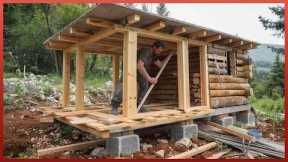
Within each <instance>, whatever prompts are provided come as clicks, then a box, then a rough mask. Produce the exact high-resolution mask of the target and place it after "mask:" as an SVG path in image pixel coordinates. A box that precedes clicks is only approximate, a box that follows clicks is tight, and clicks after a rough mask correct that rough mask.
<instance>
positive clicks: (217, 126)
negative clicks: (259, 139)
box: [206, 121, 255, 141]
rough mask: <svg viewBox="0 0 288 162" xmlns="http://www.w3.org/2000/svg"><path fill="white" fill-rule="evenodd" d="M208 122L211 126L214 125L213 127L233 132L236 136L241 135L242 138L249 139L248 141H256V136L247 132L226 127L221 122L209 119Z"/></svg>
mask: <svg viewBox="0 0 288 162" xmlns="http://www.w3.org/2000/svg"><path fill="white" fill-rule="evenodd" d="M206 123H207V124H208V125H210V126H213V127H216V128H218V129H221V130H223V131H224V132H226V133H229V134H232V135H234V136H237V137H239V138H241V139H244V140H247V141H255V139H254V137H252V136H249V135H247V134H244V133H241V132H239V131H236V130H233V129H230V128H227V127H224V126H222V125H220V124H216V123H214V122H210V121H207V122H206Z"/></svg>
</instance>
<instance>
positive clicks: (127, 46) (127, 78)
mask: <svg viewBox="0 0 288 162" xmlns="http://www.w3.org/2000/svg"><path fill="white" fill-rule="evenodd" d="M136 62H137V32H135V31H130V30H128V31H127V32H124V41H123V67H124V68H123V69H124V71H123V72H124V73H123V115H124V117H127V118H130V117H133V116H135V115H136V113H137V65H136Z"/></svg>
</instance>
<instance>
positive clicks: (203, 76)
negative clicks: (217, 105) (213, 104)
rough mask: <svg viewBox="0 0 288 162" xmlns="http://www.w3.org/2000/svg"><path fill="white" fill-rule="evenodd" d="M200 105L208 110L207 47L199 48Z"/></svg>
mask: <svg viewBox="0 0 288 162" xmlns="http://www.w3.org/2000/svg"><path fill="white" fill-rule="evenodd" d="M199 52H200V93H201V105H202V106H207V107H208V108H210V97H209V78H208V63H207V45H205V46H200V47H199Z"/></svg>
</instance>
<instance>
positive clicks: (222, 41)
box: [217, 38, 233, 45]
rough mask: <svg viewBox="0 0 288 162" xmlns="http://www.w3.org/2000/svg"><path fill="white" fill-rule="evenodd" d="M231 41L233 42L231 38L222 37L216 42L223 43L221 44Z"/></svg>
mask: <svg viewBox="0 0 288 162" xmlns="http://www.w3.org/2000/svg"><path fill="white" fill-rule="evenodd" d="M232 42H233V39H232V38H226V39H222V40H219V41H217V43H219V44H223V45H226V44H230V43H232Z"/></svg>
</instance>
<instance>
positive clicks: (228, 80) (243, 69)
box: [148, 45, 252, 108]
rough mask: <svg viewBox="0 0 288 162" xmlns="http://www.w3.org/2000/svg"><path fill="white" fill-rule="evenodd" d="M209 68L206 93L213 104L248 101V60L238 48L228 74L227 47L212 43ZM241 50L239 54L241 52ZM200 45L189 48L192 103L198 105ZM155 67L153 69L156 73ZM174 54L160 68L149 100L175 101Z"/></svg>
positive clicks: (176, 97) (220, 105)
mask: <svg viewBox="0 0 288 162" xmlns="http://www.w3.org/2000/svg"><path fill="white" fill-rule="evenodd" d="M207 50H208V51H207V52H208V67H209V68H208V70H209V95H210V103H211V106H212V108H220V107H229V106H235V105H242V104H247V103H248V96H249V95H250V85H249V82H248V81H249V78H248V77H246V76H243V75H247V73H248V74H249V73H250V71H251V70H252V69H251V61H250V59H249V58H248V57H247V55H245V53H243V52H242V53H241V51H237V52H236V53H235V56H234V57H235V65H234V70H235V73H233V74H232V73H231V71H230V74H229V70H231V69H229V68H231V64H229V61H230V60H229V59H230V54H232V52H231V53H230V52H229V53H227V51H229V49H227V48H226V47H222V46H215V45H213V46H212V45H211V46H208V48H207ZM240 54H241V55H240ZM199 62H200V61H199V49H198V48H190V49H189V81H190V102H191V106H198V105H200V100H201V99H200V85H201V84H200V83H201V80H200V75H199V70H200V63H199ZM157 71H158V70H157V68H153V70H152V73H154V75H156V74H157ZM177 84H178V82H177V57H176V56H173V57H172V58H171V60H170V62H169V63H168V65H167V67H166V69H165V70H164V71H163V73H162V75H161V77H160V78H159V81H158V83H157V85H156V86H155V88H154V89H153V90H152V92H151V95H150V96H149V98H148V100H149V101H150V102H152V103H159V102H176V103H177V102H178V90H177V89H178V85H177Z"/></svg>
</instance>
